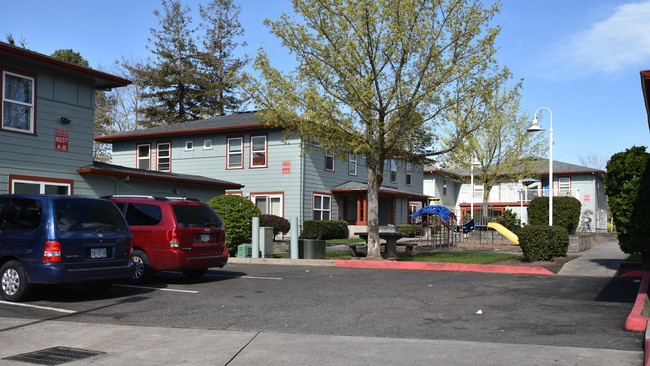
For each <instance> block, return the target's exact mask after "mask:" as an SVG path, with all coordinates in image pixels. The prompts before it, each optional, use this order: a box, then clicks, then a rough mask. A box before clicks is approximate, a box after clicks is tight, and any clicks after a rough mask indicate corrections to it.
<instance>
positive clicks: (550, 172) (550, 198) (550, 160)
mask: <svg viewBox="0 0 650 366" xmlns="http://www.w3.org/2000/svg"><path fill="white" fill-rule="evenodd" d="M542 109H546V110H547V111H548V113H550V115H551V119H550V128H549V129H548V132H549V143H548V145H549V147H548V151H549V152H548V185H549V194H548V226H553V112H551V110H550V109H548V108H547V107H541V108H538V109H537V110H536V111H535V115H534V117H533V124H532V125H531V126H530V127H528V130H527V131H528V132H537V131H543V130H544V129H543V128H541V127H540V126H539V124H538V123H537V112H539V111H541V110H542Z"/></svg>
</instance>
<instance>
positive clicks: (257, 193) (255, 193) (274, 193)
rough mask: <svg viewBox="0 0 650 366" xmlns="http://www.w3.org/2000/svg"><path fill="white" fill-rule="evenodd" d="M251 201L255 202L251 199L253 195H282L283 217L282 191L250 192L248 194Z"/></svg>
mask: <svg viewBox="0 0 650 366" xmlns="http://www.w3.org/2000/svg"><path fill="white" fill-rule="evenodd" d="M249 196H250V199H251V202H253V204H255V201H253V198H254V197H255V196H281V197H282V215H281V216H282V217H284V192H283V191H278V192H250V194H249Z"/></svg>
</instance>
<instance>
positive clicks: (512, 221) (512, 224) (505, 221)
mask: <svg viewBox="0 0 650 366" xmlns="http://www.w3.org/2000/svg"><path fill="white" fill-rule="evenodd" d="M497 223H498V224H501V225H503V226H505V227H506V229H508V230H510V231H512V232H513V233H515V234H516V233H517V232H519V229H521V220H520V219H519V218H518V217H517V214H516V213H515V212H514V211H512V210H510V209H506V210H503V213H502V214H501V216H499V217H497Z"/></svg>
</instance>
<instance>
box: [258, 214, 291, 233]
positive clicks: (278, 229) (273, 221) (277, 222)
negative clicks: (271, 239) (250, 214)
mask: <svg viewBox="0 0 650 366" xmlns="http://www.w3.org/2000/svg"><path fill="white" fill-rule="evenodd" d="M260 226H263V227H272V228H273V236H276V235H278V234H280V233H282V234H286V233H288V232H289V230H290V229H291V224H290V223H289V220H287V219H285V218H284V217H280V216H276V215H262V219H261V220H260Z"/></svg>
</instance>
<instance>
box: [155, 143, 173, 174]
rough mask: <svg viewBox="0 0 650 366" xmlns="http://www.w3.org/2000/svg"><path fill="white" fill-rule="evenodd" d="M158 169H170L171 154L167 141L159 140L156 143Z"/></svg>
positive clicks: (169, 170) (165, 170)
mask: <svg viewBox="0 0 650 366" xmlns="http://www.w3.org/2000/svg"><path fill="white" fill-rule="evenodd" d="M157 150H158V171H160V172H171V170H172V155H171V144H170V143H169V142H161V143H159V144H158V148H157Z"/></svg>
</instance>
